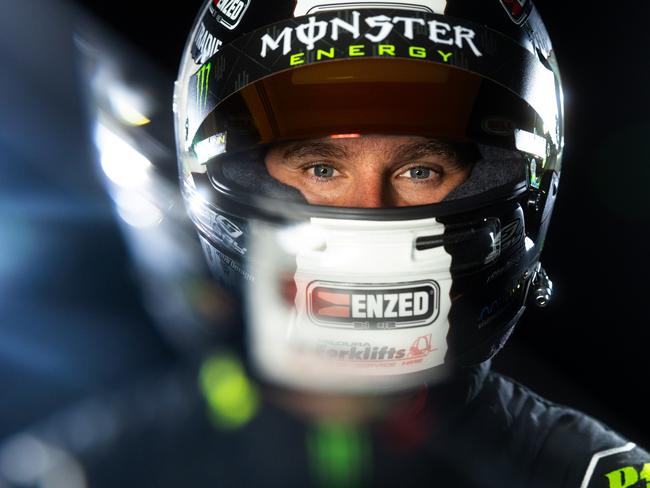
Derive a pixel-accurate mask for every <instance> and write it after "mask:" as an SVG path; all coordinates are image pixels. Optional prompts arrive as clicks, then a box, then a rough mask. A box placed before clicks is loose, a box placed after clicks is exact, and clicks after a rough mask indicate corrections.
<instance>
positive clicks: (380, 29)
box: [260, 11, 483, 58]
mask: <svg viewBox="0 0 650 488" xmlns="http://www.w3.org/2000/svg"><path fill="white" fill-rule="evenodd" d="M360 17H361V14H360V13H359V12H357V11H354V12H352V15H351V22H347V21H345V20H343V19H340V18H334V19H331V20H329V21H323V20H316V17H309V20H308V21H307V22H305V23H303V24H300V25H299V26H297V27H285V28H284V29H282V31H281V32H280V33H279V34H278V35H277V36H275V38H274V37H272V36H271V35H269V34H264V35H263V36H262V38H261V42H262V48H261V51H260V56H262V57H263V58H265V57H266V55H267V54H268V52H269V51H275V50H277V49H279V48H280V46H282V54H284V55H286V54H288V53H289V52H290V51H291V50H292V49H293V40H294V34H295V37H296V40H297V41H299V42H300V43H302V44H304V46H305V47H306V48H307V50H312V49H314V47H315V44H316V43H317V42H318V41H320V40H322V39H325V38H328V39H330V40H332V41H337V40H338V38H339V34H340V33H341V32H347V33H348V34H349V35H351V36H352V38H353V39H358V38H359V37H361V36H362V34H361V26H360ZM364 22H365V23H366V25H367V26H368V27H369V30H368V31H367V32H365V33H364V34H363V37H365V38H366V39H368V40H369V41H371V42H375V43H379V42H382V41H383V40H385V39H386V38H387V37H388V36H389V35H390V34H391V32H392V31H393V30H396V31H397V33H398V34H399V35H401V36H403V37H405V38H406V39H413V38H414V34H415V29H416V26H423V27H424V28H426V29H428V38H429V40H430V41H431V42H433V43H434V44H444V45H448V46H452V45H454V46H456V47H458V48H460V49H462V48H464V47H469V48H470V49H471V51H472V52H473V53H474V55H475V56H477V57H479V56H482V55H483V54H482V53H481V51H479V50H478V48H477V47H476V44H475V43H474V37H475V35H476V33H475V32H474V31H473V30H472V29H469V28H467V27H464V26H460V25H454V26H452V25H449V24H447V23H444V22H440V21H437V20H430V21H425V20H424V19H422V18H419V17H401V16H400V17H392V18H391V17H388V16H386V15H375V16H373V17H367V18H365V19H364Z"/></svg>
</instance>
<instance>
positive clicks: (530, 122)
mask: <svg viewBox="0 0 650 488" xmlns="http://www.w3.org/2000/svg"><path fill="white" fill-rule="evenodd" d="M518 133H527V134H529V135H530V136H529V137H528V139H530V140H535V141H537V147H536V150H534V149H535V148H534V147H532V146H531V147H529V148H528V151H529V152H537V153H542V154H537V155H538V156H540V157H543V156H545V153H546V147H545V141H544V136H543V135H544V124H543V123H542V120H541V118H540V117H539V116H538V114H537V113H536V112H535V110H533V109H532V107H530V105H528V104H527V103H526V102H524V101H523V100H522V99H521V98H519V97H518V96H516V95H515V94H514V93H513V92H511V91H510V90H508V89H506V88H504V87H502V86H500V85H498V84H497V83H495V82H492V81H490V80H487V79H484V78H482V77H481V76H479V75H477V74H474V73H471V72H469V71H465V70H462V69H459V68H455V67H451V66H446V65H443V64H438V63H432V62H426V61H415V60H408V59H376V58H371V59H359V60H341V61H331V62H324V63H318V64H312V65H307V66H304V67H298V68H294V69H291V70H285V71H281V72H279V73H276V74H274V75H271V76H268V77H266V78H263V79H261V80H259V81H257V82H255V83H252V84H250V85H248V86H246V87H244V88H243V89H241V90H240V91H238V92H236V93H234V94H232V95H231V96H229V97H228V98H227V99H225V100H224V101H223V102H222V103H221V104H220V105H219V106H218V107H217V108H216V109H215V110H214V111H213V112H212V113H211V114H210V115H209V116H208V117H207V118H206V119H205V121H204V122H203V123H202V124H201V126H200V127H199V129H198V131H197V133H196V136H195V138H194V145H193V147H194V148H195V151H196V153H197V156H198V157H199V159H208V158H210V157H213V156H217V155H219V154H223V153H224V152H228V153H231V154H232V153H233V152H237V151H240V150H242V149H244V150H245V149H250V148H252V147H254V146H257V145H260V144H272V143H276V142H285V141H292V140H299V139H311V138H321V137H327V136H331V135H338V134H392V135H417V136H424V137H430V138H435V139H443V140H449V141H456V142H475V143H480V144H486V145H491V146H498V147H502V148H506V149H512V150H516V149H520V150H521V149H522V148H521V147H518V144H517V137H518ZM197 146H198V149H197ZM523 149H524V150H526V149H525V148H523Z"/></svg>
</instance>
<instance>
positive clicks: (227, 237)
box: [211, 213, 246, 255]
mask: <svg viewBox="0 0 650 488" xmlns="http://www.w3.org/2000/svg"><path fill="white" fill-rule="evenodd" d="M211 229H212V231H213V232H214V235H215V237H216V238H217V239H218V240H219V241H220V242H221V243H222V244H223V245H224V246H226V247H228V248H230V249H232V250H233V251H236V252H237V253H239V254H241V255H244V254H246V248H245V247H241V245H240V244H239V243H238V242H237V240H238V239H239V238H240V237H241V236H243V235H244V232H243V231H242V230H241V229H240V228H239V227H237V226H236V225H235V224H234V223H233V221H232V220H230V219H227V218H226V217H224V216H223V215H219V214H216V213H215V214H214V217H213V219H212V227H211Z"/></svg>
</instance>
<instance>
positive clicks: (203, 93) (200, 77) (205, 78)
mask: <svg viewBox="0 0 650 488" xmlns="http://www.w3.org/2000/svg"><path fill="white" fill-rule="evenodd" d="M210 71H212V63H207V64H204V65H203V66H201V69H200V70H199V71H198V72H197V73H196V108H197V111H198V112H201V111H203V110H205V108H206V107H207V106H208V88H209V86H210V85H209V83H210Z"/></svg>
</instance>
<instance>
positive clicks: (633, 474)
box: [580, 442, 650, 488]
mask: <svg viewBox="0 0 650 488" xmlns="http://www.w3.org/2000/svg"><path fill="white" fill-rule="evenodd" d="M635 449H636V444H634V443H633V442H628V443H627V444H625V445H623V446H620V447H613V448H611V449H605V450H604V451H599V452H597V453H595V454H594V455H593V456H592V457H591V460H590V461H589V465H588V466H587V471H586V472H585V475H584V477H583V478H582V483H580V488H588V487H590V486H604V481H605V480H607V481H608V485H607V486H609V488H628V487H637V486H644V487H645V486H647V485H648V483H647V482H648V481H650V465H649V464H647V463H645V464H643V465H637V466H630V464H631V463H630V462H629V461H628V462H625V459H629V457H632V458H634V457H636V456H634V454H631V455H630V454H628V453H633V452H634V450H635ZM628 456H629V457H628ZM621 465H623V467H620V466H621ZM613 466H617V469H615V470H613V471H611V467H613ZM639 482H640V483H639Z"/></svg>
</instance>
